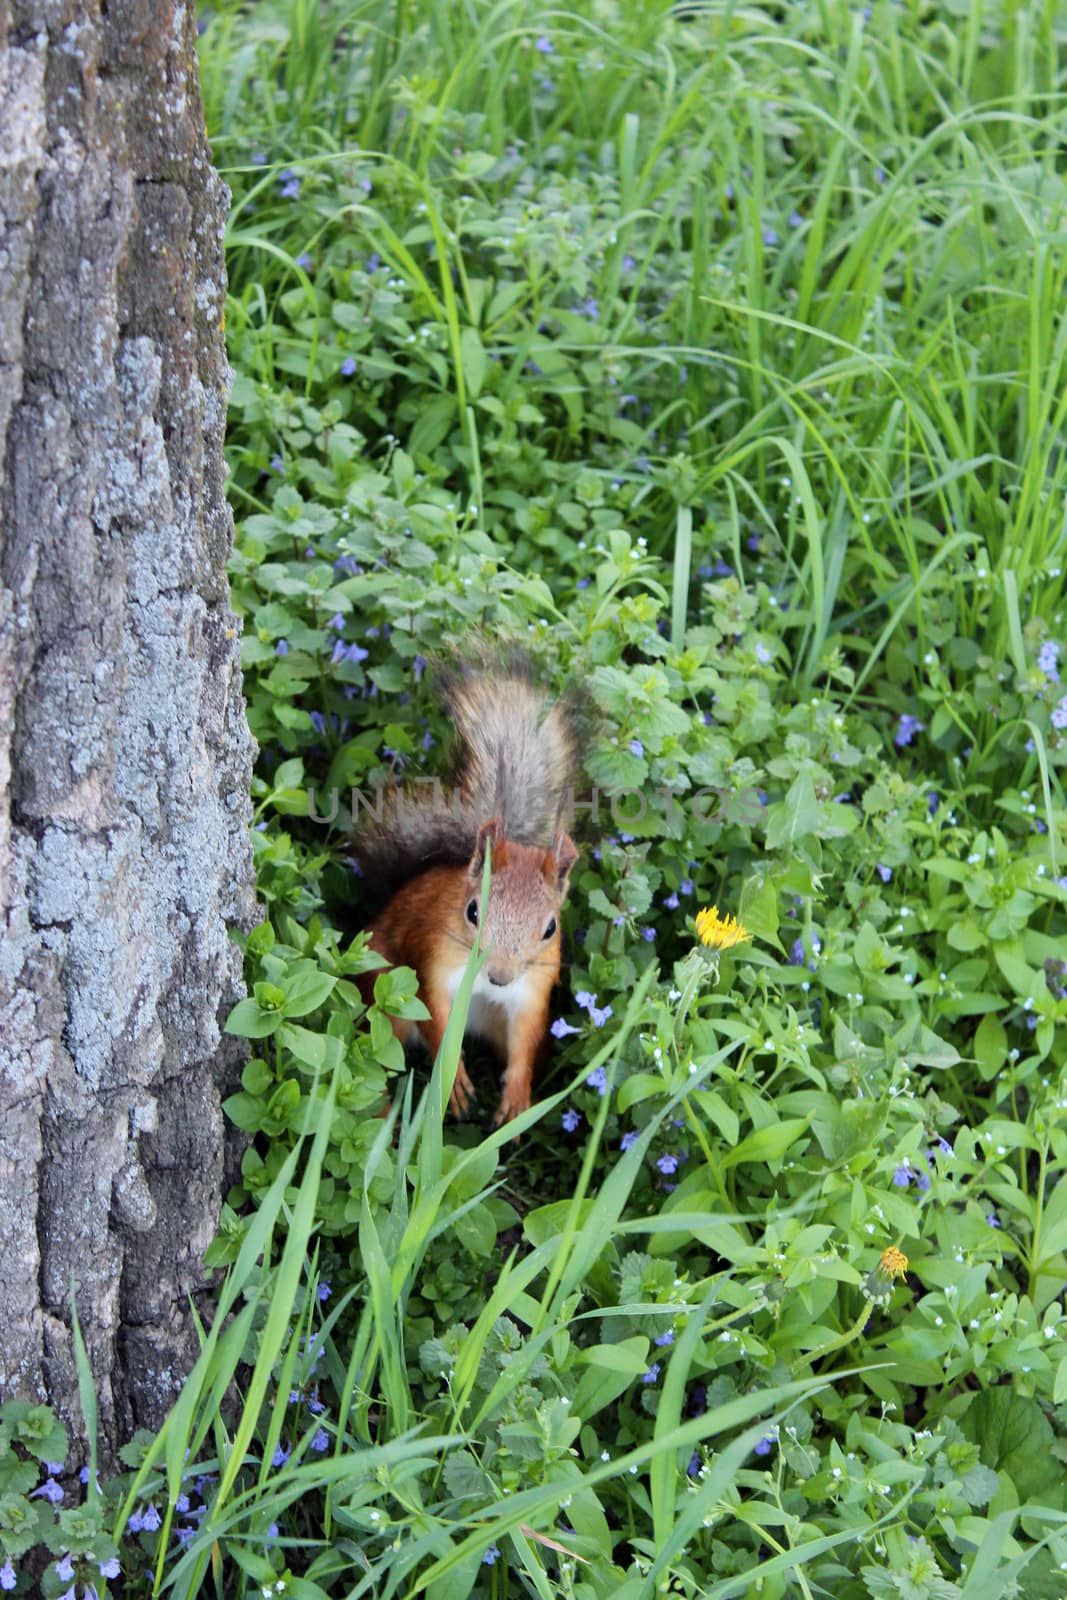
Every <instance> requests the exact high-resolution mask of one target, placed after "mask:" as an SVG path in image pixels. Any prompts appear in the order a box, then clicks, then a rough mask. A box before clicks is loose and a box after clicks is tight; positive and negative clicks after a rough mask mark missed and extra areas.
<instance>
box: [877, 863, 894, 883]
mask: <svg viewBox="0 0 1067 1600" xmlns="http://www.w3.org/2000/svg"><path fill="white" fill-rule="evenodd" d="M874 870H875V872H877V874H878V876H879V877H880V878H881V880H882V882H883V883H889V882H890V881H891V879H892V877H893V869H892V867H884V866H883V865H882V863H881V862H880V861H879V862H878V863H877V864H876V866H875V869H874Z"/></svg>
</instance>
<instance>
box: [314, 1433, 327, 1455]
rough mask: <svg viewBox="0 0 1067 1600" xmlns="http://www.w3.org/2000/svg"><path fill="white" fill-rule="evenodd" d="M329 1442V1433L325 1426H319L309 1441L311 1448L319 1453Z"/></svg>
mask: <svg viewBox="0 0 1067 1600" xmlns="http://www.w3.org/2000/svg"><path fill="white" fill-rule="evenodd" d="M329 1444H330V1435H329V1434H328V1433H327V1432H326V1429H325V1428H320V1429H319V1430H318V1432H317V1433H316V1434H315V1437H314V1438H313V1439H312V1441H311V1448H312V1450H316V1451H317V1452H318V1453H319V1455H321V1454H322V1452H323V1451H324V1450H326V1449H328V1448H329Z"/></svg>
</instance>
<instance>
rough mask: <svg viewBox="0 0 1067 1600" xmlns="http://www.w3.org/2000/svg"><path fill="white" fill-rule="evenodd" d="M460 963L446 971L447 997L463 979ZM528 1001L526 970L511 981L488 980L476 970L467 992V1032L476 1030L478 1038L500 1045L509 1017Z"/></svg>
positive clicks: (513, 1016) (505, 1037)
mask: <svg viewBox="0 0 1067 1600" xmlns="http://www.w3.org/2000/svg"><path fill="white" fill-rule="evenodd" d="M463 971H464V969H463V968H462V967H457V968H456V969H455V971H453V972H450V973H449V975H448V997H449V999H450V1000H454V999H455V997H456V992H457V990H458V989H459V986H460V984H461V983H462V981H463ZM529 1003H530V978H529V975H528V974H527V973H525V972H524V973H523V974H522V976H521V977H519V978H516V979H515V980H514V982H512V983H506V984H499V983H490V982H489V979H488V978H487V977H486V975H485V973H484V972H479V974H478V976H477V977H476V978H475V980H474V989H473V992H472V994H471V1003H470V1010H469V1011H468V1012H467V1027H466V1030H465V1031H466V1032H467V1033H476V1034H479V1035H480V1036H481V1037H482V1038H485V1039H489V1040H491V1041H493V1042H494V1043H498V1044H500V1045H503V1044H504V1043H505V1042H506V1039H507V1035H508V1032H509V1030H510V1027H511V1023H512V1021H513V1019H514V1018H515V1017H516V1016H518V1015H519V1014H520V1013H521V1012H523V1011H524V1010H525V1009H526V1007H527V1006H528V1005H529Z"/></svg>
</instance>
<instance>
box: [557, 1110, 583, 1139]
mask: <svg viewBox="0 0 1067 1600" xmlns="http://www.w3.org/2000/svg"><path fill="white" fill-rule="evenodd" d="M559 1120H560V1122H561V1123H562V1125H563V1130H564V1132H565V1133H573V1132H574V1131H575V1129H576V1128H577V1126H578V1124H579V1123H580V1122H581V1120H582V1113H581V1112H580V1111H576V1110H575V1109H574V1107H573V1106H568V1107H567V1109H566V1111H565V1112H564V1113H563V1115H562V1117H560V1119H559Z"/></svg>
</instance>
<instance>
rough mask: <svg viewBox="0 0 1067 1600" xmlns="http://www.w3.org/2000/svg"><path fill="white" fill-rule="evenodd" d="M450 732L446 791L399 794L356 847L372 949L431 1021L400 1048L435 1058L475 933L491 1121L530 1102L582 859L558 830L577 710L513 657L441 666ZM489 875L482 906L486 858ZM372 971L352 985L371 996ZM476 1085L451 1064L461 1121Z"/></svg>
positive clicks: (403, 1035) (410, 1026)
mask: <svg viewBox="0 0 1067 1600" xmlns="http://www.w3.org/2000/svg"><path fill="white" fill-rule="evenodd" d="M437 676H438V682H439V688H440V692H441V699H442V703H443V705H444V708H445V710H446V711H447V713H448V715H449V717H450V719H451V722H452V725H453V727H454V729H455V732H456V737H457V747H456V753H455V757H454V760H453V763H452V767H451V770H450V774H449V779H448V783H447V785H446V786H445V788H444V789H443V790H442V788H441V786H440V785H439V784H434V785H433V786H432V787H431V786H429V785H427V786H424V787H422V789H421V792H420V790H419V789H418V788H416V789H415V790H414V792H413V791H412V790H409V789H404V790H398V791H394V792H393V793H392V794H391V795H389V796H388V797H387V798H386V801H385V803H384V804H383V807H382V812H381V815H380V818H379V819H376V820H375V821H374V822H373V823H372V824H371V825H370V826H367V827H364V828H363V829H362V830H361V831H360V832H359V834H357V837H356V840H355V851H356V856H357V859H358V860H359V862H360V866H361V868H362V871H363V875H364V877H365V878H366V879H367V880H368V881H369V883H370V885H371V887H372V889H375V890H378V891H379V892H381V893H382V894H383V895H387V896H389V897H390V898H389V899H388V904H387V905H386V906H385V909H384V910H383V911H381V912H380V913H379V915H378V916H376V917H375V919H374V921H373V922H372V923H371V924H370V926H369V929H368V932H369V934H370V944H371V948H372V949H374V950H376V951H377V952H378V953H379V954H380V955H382V956H385V958H386V959H387V961H389V962H390V964H392V965H393V966H405V967H413V968H414V970H415V972H416V973H417V975H418V980H419V998H420V999H421V1000H422V1001H423V1003H424V1004H425V1005H426V1007H427V1008H428V1010H429V1013H430V1015H429V1017H428V1018H426V1019H425V1020H424V1021H422V1022H419V1023H414V1022H410V1021H407V1020H405V1019H403V1018H399V1017H394V1018H393V1019H392V1023H393V1030H394V1032H395V1033H396V1036H397V1038H398V1039H399V1040H400V1041H401V1043H402V1044H406V1043H407V1042H408V1040H409V1039H410V1038H411V1037H412V1036H413V1035H414V1034H415V1033H417V1034H418V1035H419V1036H421V1038H422V1040H423V1042H424V1043H425V1045H426V1046H427V1048H428V1049H429V1051H430V1053H431V1055H435V1054H436V1053H437V1050H438V1049H439V1047H440V1044H441V1040H442V1038H443V1037H444V1032H445V1026H446V1024H447V1022H448V1017H449V1012H450V1011H451V1008H452V1000H453V997H454V996H455V993H456V990H457V989H458V987H459V983H460V980H461V978H462V977H463V971H464V968H465V966H466V964H467V957H468V955H469V953H470V950H471V948H472V946H473V945H474V942H475V938H476V937H477V935H478V931H479V930H480V932H481V949H482V950H483V951H484V952H486V956H487V959H486V963H485V966H484V967H483V968H482V970H481V972H480V973H479V974H478V976H477V978H476V979H475V982H474V991H473V994H472V996H471V1004H470V1010H469V1012H468V1016H467V1026H466V1033H467V1034H478V1035H480V1036H481V1037H482V1038H485V1039H488V1040H489V1042H490V1043H491V1044H492V1045H493V1046H494V1047H495V1048H496V1050H497V1052H498V1053H499V1055H500V1056H501V1058H502V1060H503V1061H504V1064H505V1070H504V1079H503V1094H502V1096H501V1100H500V1105H499V1107H498V1109H497V1113H496V1118H495V1125H496V1126H499V1125H500V1124H501V1123H502V1122H507V1121H508V1120H509V1119H510V1118H512V1117H516V1116H518V1114H519V1113H520V1112H521V1111H525V1110H526V1108H527V1107H528V1106H529V1104H530V1090H531V1085H532V1081H533V1074H534V1069H535V1066H536V1065H538V1063H539V1057H540V1056H541V1055H542V1054H543V1052H544V1050H545V1049H546V1048H547V1043H548V1018H549V996H550V994H551V992H552V987H553V985H554V984H555V983H556V981H557V979H558V978H559V967H560V928H559V922H560V909H561V907H562V905H563V902H564V900H565V898H566V895H567V885H568V882H569V879H570V873H571V868H572V867H573V866H574V863H575V862H576V861H577V859H578V851H577V849H576V847H575V845H574V842H573V840H572V839H571V837H570V835H569V834H567V833H566V832H564V830H563V829H562V827H561V826H560V819H561V816H562V812H563V806H564V803H565V800H566V798H567V796H568V793H569V790H570V788H571V785H572V783H573V780H574V774H575V770H576V768H577V763H578V758H577V735H576V731H575V725H574V720H573V713H572V711H571V710H569V709H568V708H567V707H566V706H565V705H564V704H563V703H560V702H557V703H555V704H551V703H550V702H549V700H548V698H547V696H546V694H545V692H544V691H543V690H542V689H541V688H539V687H538V685H537V684H536V682H535V680H534V677H533V674H532V672H531V670H530V667H529V664H528V663H527V662H526V661H525V660H524V658H521V657H518V656H516V657H513V658H511V659H509V660H507V662H506V663H505V662H503V661H501V662H497V663H487V662H481V663H478V664H474V665H471V664H467V665H464V664H461V665H459V666H452V667H443V668H441V669H439V671H438V674H437ZM487 850H488V851H489V856H490V871H491V874H492V880H491V884H490V889H489V899H488V904H487V905H483V903H482V872H483V868H484V866H485V857H486V851H487ZM374 977H375V975H374V973H368V974H366V975H365V976H364V978H363V979H362V980H361V987H362V989H363V994H364V998H365V999H367V1000H369V999H370V997H371V995H372V994H373V988H374ZM473 1096H474V1087H473V1085H472V1083H471V1080H470V1078H469V1077H468V1075H467V1070H466V1067H465V1066H464V1064H463V1059H462V1057H461V1058H460V1062H459V1067H458V1069H457V1072H456V1080H455V1084H454V1086H453V1089H452V1097H451V1100H450V1102H449V1105H450V1109H451V1110H452V1111H453V1112H454V1113H455V1114H456V1115H460V1114H461V1113H463V1112H464V1111H466V1110H467V1108H468V1106H469V1105H470V1102H471V1099H472V1098H473Z"/></svg>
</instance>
